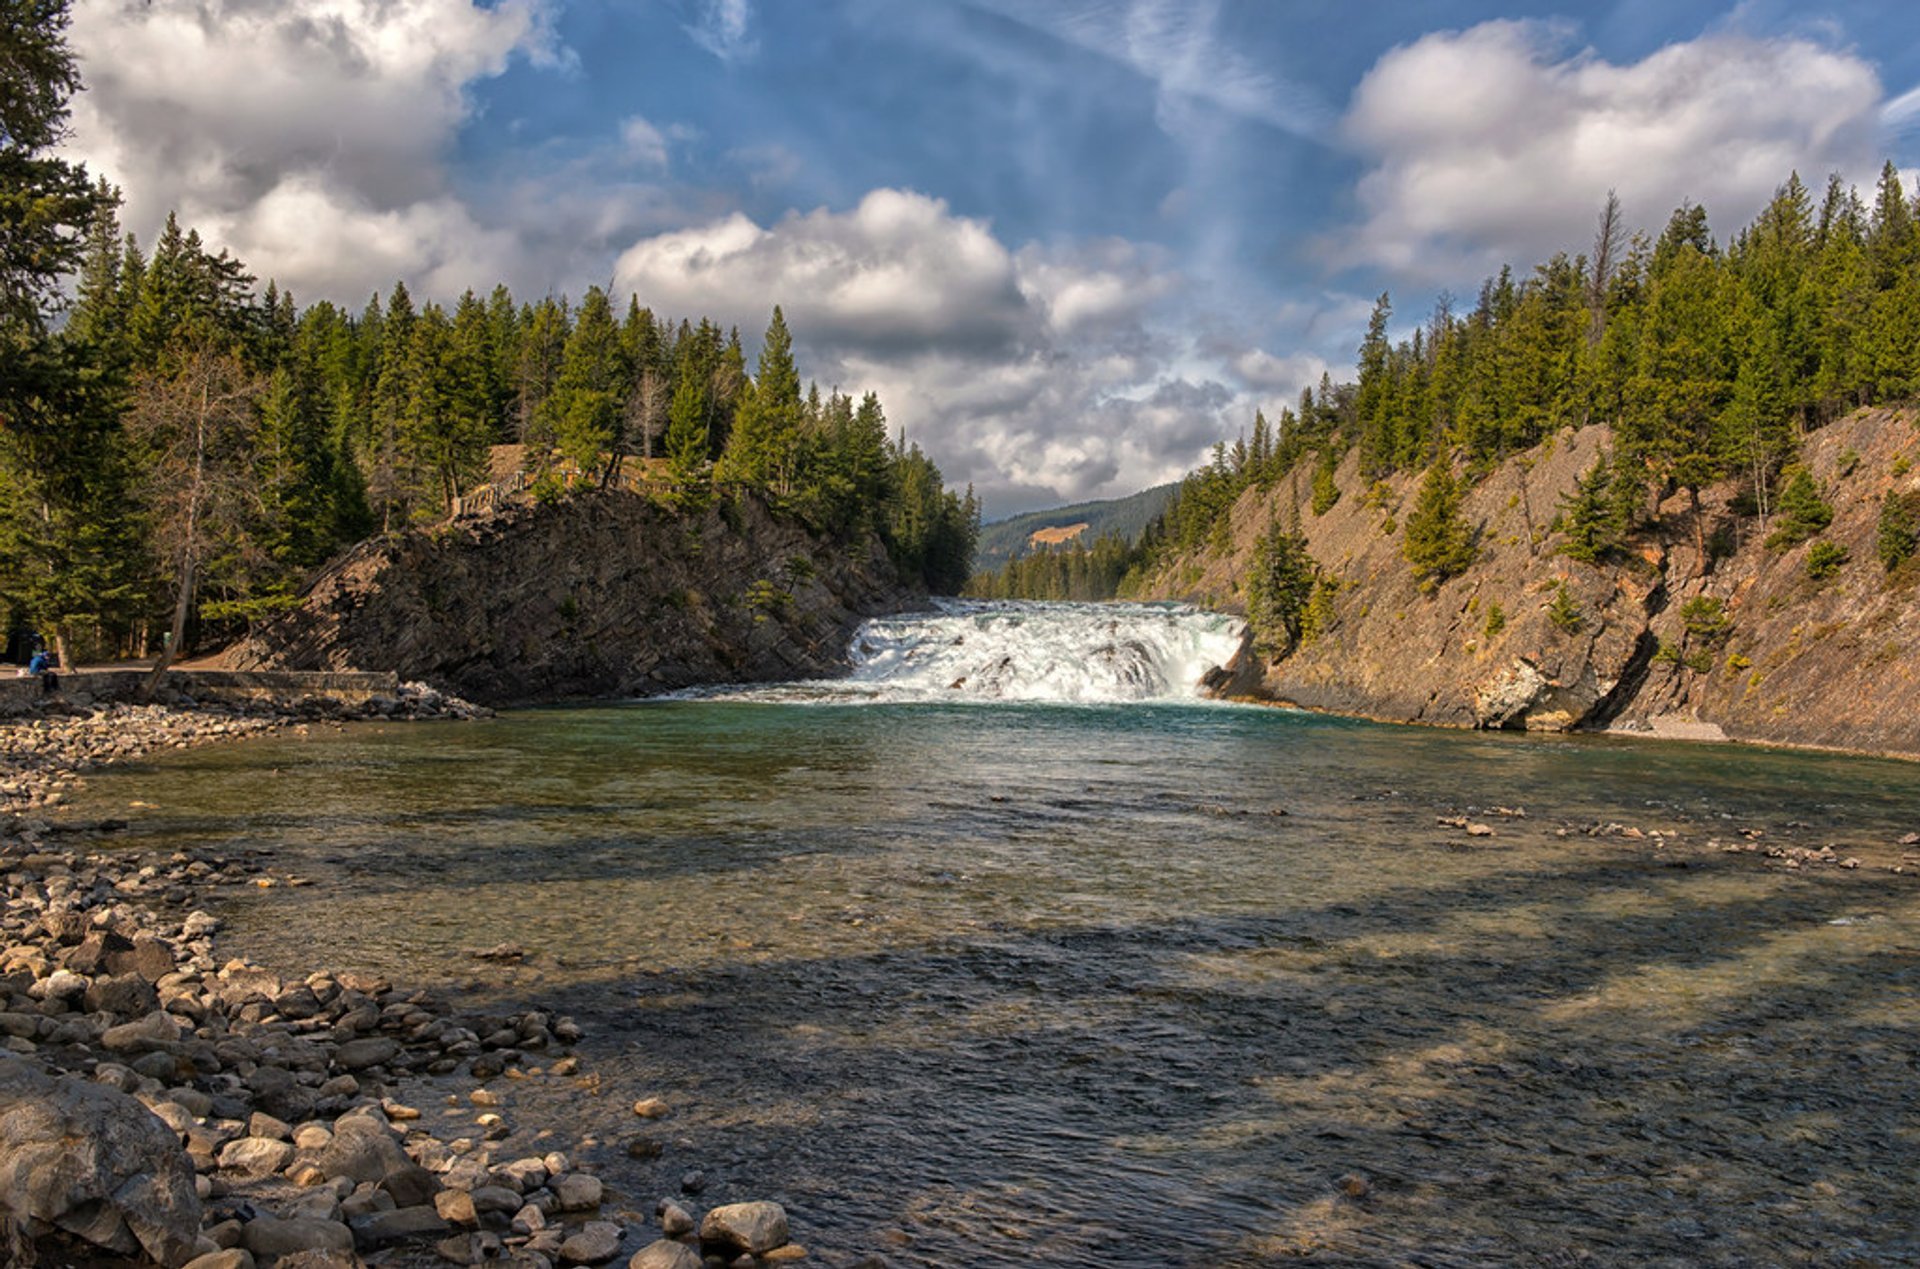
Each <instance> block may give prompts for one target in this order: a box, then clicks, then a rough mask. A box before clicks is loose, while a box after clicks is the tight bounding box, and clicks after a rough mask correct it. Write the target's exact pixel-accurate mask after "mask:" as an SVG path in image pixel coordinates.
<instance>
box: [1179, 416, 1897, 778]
mask: <svg viewBox="0 0 1920 1269" xmlns="http://www.w3.org/2000/svg"><path fill="white" fill-rule="evenodd" d="M1606 444H1607V433H1606V430H1605V429H1604V428H1601V427H1590V428H1586V429H1584V430H1581V431H1579V432H1571V433H1563V434H1561V435H1560V436H1558V437H1556V438H1554V439H1553V440H1551V441H1549V442H1547V443H1546V444H1543V445H1541V446H1539V447H1538V448H1536V449H1534V450H1532V451H1530V452H1528V453H1526V454H1523V455H1520V456H1518V457H1516V458H1514V459H1512V460H1510V461H1509V462H1507V463H1505V464H1504V465H1502V466H1501V467H1500V468H1499V469H1498V470H1496V471H1495V472H1494V473H1493V474H1492V475H1490V476H1489V477H1488V478H1487V479H1485V480H1484V481H1482V482H1480V483H1479V484H1477V485H1476V486H1475V487H1474V488H1473V490H1472V492H1471V493H1470V494H1469V495H1468V497H1467V500H1466V503H1465V507H1464V512H1465V515H1466V518H1467V520H1468V522H1469V523H1470V524H1471V525H1473V526H1474V528H1475V531H1476V533H1477V537H1478V544H1479V554H1478V559H1477V561H1476V562H1475V563H1474V565H1473V566H1472V567H1471V568H1469V569H1468V570H1467V571H1466V572H1465V573H1464V574H1462V575H1461V576H1458V577H1455V578H1453V579H1451V580H1449V581H1447V582H1446V583H1444V584H1443V585H1441V586H1439V587H1437V588H1435V589H1433V590H1431V591H1430V592H1424V591H1423V590H1422V589H1421V587H1420V586H1419V585H1418V584H1417V583H1416V581H1415V579H1414V576H1413V573H1412V570H1411V569H1410V568H1409V566H1408V564H1407V562H1406V560H1405V559H1404V558H1403V557H1402V555H1401V545H1402V542H1403V538H1404V530H1403V529H1402V528H1401V527H1399V526H1400V525H1402V524H1403V523H1404V520H1405V517H1406V513H1407V512H1408V511H1409V510H1411V508H1412V505H1413V500H1414V493H1415V490H1416V488H1417V486H1418V483H1419V476H1418V475H1417V474H1415V475H1407V476H1401V477H1398V478H1396V479H1393V480H1390V481H1387V482H1383V483H1382V484H1380V485H1377V486H1374V487H1372V488H1371V489H1370V488H1369V487H1368V486H1367V485H1366V484H1365V482H1363V481H1362V480H1361V478H1360V474H1359V470H1358V461H1357V458H1356V456H1355V455H1352V454H1349V455H1348V456H1347V458H1346V460H1345V462H1344V463H1343V464H1342V465H1341V467H1340V469H1339V472H1338V484H1339V488H1340V491H1341V496H1340V499H1339V501H1338V502H1337V503H1335V504H1334V506H1333V507H1332V508H1331V509H1329V510H1328V511H1327V512H1326V513H1325V514H1324V515H1320V516H1316V515H1314V514H1313V512H1312V509H1311V507H1310V505H1309V502H1310V495H1309V490H1308V484H1309V482H1308V480H1307V478H1306V477H1307V474H1306V473H1304V472H1302V473H1300V474H1299V478H1298V479H1297V480H1295V479H1293V478H1287V479H1283V480H1282V481H1280V482H1279V483H1278V484H1277V485H1275V486H1273V487H1271V488H1268V489H1265V490H1260V489H1250V490H1248V491H1247V492H1246V493H1245V494H1243V495H1242V497H1241V499H1240V501H1239V503H1238V504H1237V505H1236V506H1235V507H1234V509H1233V519H1232V528H1233V532H1232V535H1231V546H1230V549H1229V550H1228V551H1227V552H1226V553H1225V554H1207V555H1201V556H1197V557H1190V558H1185V559H1176V560H1173V561H1171V562H1169V563H1167V564H1166V565H1164V566H1163V567H1162V569H1161V571H1160V572H1159V574H1158V575H1157V576H1156V577H1155V578H1154V579H1153V582H1152V586H1151V590H1152V592H1153V593H1154V594H1156V595H1158V596H1161V597H1165V598H1179V599H1188V600H1192V601H1196V602H1202V603H1210V604H1214V605H1221V606H1227V607H1234V606H1237V605H1240V604H1243V603H1244V600H1245V593H1244V590H1243V583H1244V579H1245V577H1246V576H1247V574H1248V571H1249V566H1250V563H1251V559H1252V554H1253V547H1254V543H1255V542H1256V541H1257V540H1258V538H1259V536H1260V535H1261V533H1262V532H1264V531H1265V529H1266V528H1267V526H1268V525H1270V524H1271V523H1273V521H1274V519H1275V518H1276V517H1279V518H1281V519H1282V520H1283V521H1284V520H1285V519H1286V518H1287V517H1290V516H1292V515H1294V514H1296V513H1297V515H1298V518H1299V523H1300V526H1301V530H1302V532H1303V533H1304V534H1305V536H1306V539H1307V543H1308V547H1309V550H1310V551H1311V552H1312V554H1313V556H1314V559H1315V560H1316V561H1317V562H1318V563H1319V564H1320V565H1321V567H1322V568H1323V569H1324V570H1325V571H1326V572H1327V573H1328V574H1330V575H1332V576H1333V577H1336V578H1338V579H1339V581H1340V588H1339V592H1338V594H1337V596H1336V597H1335V598H1334V599H1333V601H1332V616H1333V620H1332V621H1331V622H1330V623H1329V624H1328V625H1327V628H1326V629H1325V631H1324V633H1322V634H1320V635H1319V637H1317V638H1315V639H1313V640H1312V641H1310V642H1308V643H1307V644H1305V645H1304V646H1303V647H1301V648H1299V649H1297V650H1296V651H1294V652H1293V653H1292V654H1291V655H1289V656H1287V657H1285V658H1283V659H1280V660H1278V661H1271V660H1269V659H1267V658H1265V657H1261V656H1258V655H1256V654H1253V653H1251V652H1249V653H1247V654H1243V659H1242V661H1241V663H1240V664H1238V665H1236V666H1235V667H1233V669H1234V674H1233V676H1232V679H1231V681H1230V683H1229V684H1228V685H1227V686H1226V687H1225V688H1224V690H1225V691H1226V692H1228V693H1230V694H1239V695H1246V696H1252V697H1256V698H1260V699H1267V700H1275V701H1284V702H1290V703H1294V704H1298V705H1302V706H1306V707H1309V708H1314V709H1324V710H1331V711H1336V712H1340V713H1349V714H1357V715H1362V716H1365V717H1370V718H1379V719H1385V720H1390V721H1396V722H1421V723H1432V724H1438V725H1443V726H1460V727H1512V728H1528V729H1540V730H1569V729H1573V728H1600V727H1611V728H1614V729H1619V730H1631V731H1647V732H1654V733H1657V734H1666V735H1675V736H1691V737H1700V738H1717V737H1721V736H1725V737H1729V738H1733V739H1741V740H1754V741H1764V742H1775V743H1784V744H1802V745H1816V746H1829V747H1835V748H1845V749H1854V750H1864V751H1871V752H1886V753H1898V754H1904V755H1914V756H1920V588H1916V587H1915V586H1914V584H1913V573H1912V571H1911V566H1910V567H1909V568H1908V569H1902V570H1900V571H1899V572H1896V573H1895V574H1894V575H1893V576H1892V577H1889V576H1888V574H1887V572H1886V570H1885V569H1884V568H1883V567H1882V566H1881V564H1880V561H1879V560H1878V558H1877V557H1876V553H1875V539H1876V533H1877V523H1878V518H1879V511H1880V507H1881V504H1882V502H1883V500H1884V499H1885V498H1886V497H1887V496H1888V495H1889V494H1890V493H1894V492H1905V491H1908V490H1914V489H1920V471H1915V470H1914V468H1916V467H1920V426H1917V425H1916V418H1915V416H1914V415H1913V414H1912V413H1910V412H1899V411H1863V412H1860V413H1857V414H1855V415H1852V416H1850V417H1848V418H1846V419H1843V420H1840V421H1839V422H1836V423H1834V424H1831V425H1829V426H1828V427H1826V428H1824V429H1821V430H1820V431H1818V432H1816V433H1814V434H1812V435H1811V436H1810V437H1809V438H1808V439H1807V442H1806V447H1805V461H1806V463H1807V465H1808V467H1809V468H1810V470H1811V471H1812V474H1813V475H1814V477H1815V479H1816V480H1817V481H1818V483H1819V485H1820V487H1821V488H1822V489H1823V490H1824V493H1825V496H1826V499H1827V501H1828V502H1829V503H1831V505H1832V507H1833V510H1834V519H1833V523H1832V524H1831V526H1829V527H1828V529H1827V530H1826V531H1825V532H1824V533H1822V534H1820V535H1819V537H1817V538H1815V539H1814V540H1813V541H1810V542H1805V543H1802V544H1800V545H1798V546H1795V547H1793V548H1791V549H1788V550H1775V549H1771V548H1769V547H1767V546H1766V545H1765V542H1764V539H1765V536H1766V534H1765V531H1764V529H1763V528H1762V526H1761V522H1760V521H1759V519H1758V518H1757V517H1756V516H1754V515H1753V514H1752V513H1751V511H1750V510H1748V511H1746V512H1745V513H1744V514H1743V513H1742V509H1740V508H1738V507H1736V505H1735V498H1736V496H1737V494H1738V492H1739V491H1738V489H1737V487H1736V486H1734V485H1733V484H1731V483H1730V484H1728V485H1726V486H1723V487H1717V488H1714V489H1710V490H1708V491H1706V493H1705V495H1704V497H1703V507H1702V515H1701V523H1700V524H1698V525H1697V526H1696V524H1695V523H1694V518H1693V515H1692V512H1691V509H1690V507H1689V504H1688V500H1687V498H1686V497H1685V495H1684V494H1680V495H1676V496H1675V497H1674V498H1672V499H1670V500H1668V501H1667V502H1665V503H1663V504H1662V505H1661V506H1660V507H1659V508H1658V509H1657V513H1656V515H1655V517H1654V521H1653V523H1652V525H1651V526H1650V527H1648V528H1647V529H1646V530H1645V531H1643V532H1642V533H1641V534H1640V535H1639V536H1638V537H1636V538H1635V540H1634V544H1633V550H1632V552H1631V553H1630V554H1629V556H1628V557H1627V558H1625V559H1623V560H1621V561H1619V562H1615V563H1609V564H1603V565H1598V566H1594V565H1587V564H1581V563H1577V562H1575V561H1573V560H1571V559H1569V558H1568V557H1566V556H1565V555H1563V554H1560V553H1559V552H1558V550H1557V548H1558V547H1559V546H1560V545H1561V544H1562V543H1563V541H1564V538H1563V537H1562V536H1561V535H1560V534H1559V533H1557V532H1555V531H1554V530H1553V528H1552V527H1551V526H1552V524H1553V521H1554V518H1555V515H1556V512H1557V511H1558V509H1559V506H1560V500H1561V498H1562V497H1563V496H1564V495H1566V494H1567V493H1568V492H1569V491H1570V490H1572V488H1573V486H1574V482H1575V480H1576V479H1577V478H1578V477H1579V475H1580V474H1581V473H1582V472H1583V471H1585V470H1586V469H1587V468H1589V467H1591V466H1592V464H1593V463H1594V461H1595V459H1596V458H1598V456H1599V454H1600V452H1601V450H1602V448H1603V447H1604V446H1605V445H1606ZM1696 528H1697V529H1698V532H1697V533H1696ZM1697 542H1704V543H1706V544H1707V548H1708V549H1707V552H1706V554H1705V556H1704V557H1703V554H1702V552H1701V550H1700V549H1699V547H1698V546H1697V545H1696V543H1697ZM1819 542H1829V543H1833V544H1835V545H1837V546H1839V547H1841V548H1843V549H1844V550H1845V551H1846V552H1847V559H1846V562H1845V563H1843V564H1841V565H1840V566H1839V567H1838V568H1837V570H1835V571H1833V572H1831V574H1830V575H1828V576H1825V577H1814V576H1812V575H1810V573H1809V570H1808V567H1807V557H1808V553H1809V552H1810V551H1811V550H1813V549H1814V547H1815V544H1816V543H1819ZM1563 587H1564V590H1565V594H1566V599H1565V600H1564V601H1560V603H1559V605H1558V609H1557V613H1556V611H1555V610H1554V606H1555V601H1556V598H1557V595H1558V593H1559V592H1560V591H1561V590H1562V588H1563ZM1694 599H1705V600H1707V601H1710V602H1709V603H1708V604H1706V605H1695V606H1694V607H1693V609H1692V615H1693V620H1692V622H1691V623H1689V621H1688V619H1687V612H1688V601H1690V600H1694ZM1711 601H1717V605H1716V604H1714V603H1712V602H1711ZM1716 609H1717V614H1718V615H1719V616H1721V617H1723V618H1724V621H1723V622H1721V623H1719V624H1720V625H1721V626H1722V628H1721V629H1719V630H1714V629H1711V628H1710V627H1711V626H1713V625H1714V624H1715V623H1714V622H1713V621H1711V620H1710V618H1711V617H1712V616H1713V615H1715V612H1716ZM1556 615H1557V616H1558V617H1559V620H1558V621H1556V620H1555V617H1556Z"/></svg>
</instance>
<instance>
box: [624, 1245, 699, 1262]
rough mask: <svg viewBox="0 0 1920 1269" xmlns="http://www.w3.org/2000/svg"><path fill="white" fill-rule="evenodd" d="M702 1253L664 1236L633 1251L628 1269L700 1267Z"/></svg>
mask: <svg viewBox="0 0 1920 1269" xmlns="http://www.w3.org/2000/svg"><path fill="white" fill-rule="evenodd" d="M700 1266H701V1260H700V1253H699V1252H697V1251H695V1250H694V1249H693V1248H691V1247H689V1246H687V1245H686V1244H685V1243H676V1242H673V1241H671V1240H669V1239H665V1238H662V1239H661V1240H660V1241H659V1242H657V1243H650V1244H648V1245H647V1246H645V1247H642V1248H641V1249H640V1250H639V1251H636V1252H634V1253H633V1259H632V1260H629V1261H628V1262H627V1269H700Z"/></svg>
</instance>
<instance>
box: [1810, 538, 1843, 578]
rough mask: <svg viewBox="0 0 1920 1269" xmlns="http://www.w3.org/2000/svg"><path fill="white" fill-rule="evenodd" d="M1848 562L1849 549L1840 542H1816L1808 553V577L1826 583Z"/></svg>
mask: <svg viewBox="0 0 1920 1269" xmlns="http://www.w3.org/2000/svg"><path fill="white" fill-rule="evenodd" d="M1846 562H1847V548H1846V547H1844V546H1841V545H1840V544H1839V543H1838V542H1815V543H1814V544H1813V546H1812V547H1811V548H1810V549H1809V550H1808V551H1807V576H1808V577H1811V578H1812V579H1813V580H1814V581H1816V582H1819V581H1825V580H1826V579H1827V578H1829V577H1832V576H1833V575H1834V574H1835V573H1838V572H1839V571H1840V569H1841V567H1842V566H1843V565H1844V564H1846Z"/></svg>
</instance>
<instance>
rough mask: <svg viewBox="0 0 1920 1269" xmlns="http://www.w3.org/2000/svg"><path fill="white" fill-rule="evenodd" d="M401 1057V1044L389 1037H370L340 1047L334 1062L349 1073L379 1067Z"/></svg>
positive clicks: (350, 1041) (348, 1042)
mask: <svg viewBox="0 0 1920 1269" xmlns="http://www.w3.org/2000/svg"><path fill="white" fill-rule="evenodd" d="M399 1056H400V1042H399V1041H398V1040H394V1039H390V1038H388V1037H387V1036H379V1035H376V1036H368V1037H367V1038H366V1039H364V1040H349V1041H347V1042H346V1043H345V1044H343V1045H341V1046H340V1050H339V1052H337V1053H335V1054H334V1055H333V1060H334V1061H335V1062H338V1063H339V1064H340V1065H341V1066H342V1067H343V1068H345V1069H346V1070H349V1071H364V1070H366V1069H367V1068H368V1067H370V1066H379V1065H381V1064H383V1063H386V1062H391V1061H393V1059H395V1058H397V1057H399Z"/></svg>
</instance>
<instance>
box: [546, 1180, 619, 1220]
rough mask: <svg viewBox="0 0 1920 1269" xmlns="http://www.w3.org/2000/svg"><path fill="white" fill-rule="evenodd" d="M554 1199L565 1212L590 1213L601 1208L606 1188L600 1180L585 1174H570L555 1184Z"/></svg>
mask: <svg viewBox="0 0 1920 1269" xmlns="http://www.w3.org/2000/svg"><path fill="white" fill-rule="evenodd" d="M552 1188H553V1197H554V1200H555V1202H556V1203H557V1204H558V1205H559V1208H560V1210H561V1211H563V1212H589V1211H592V1210H593V1209H594V1208H596V1207H599V1206H600V1202H601V1199H602V1197H603V1196H604V1195H605V1192H606V1190H605V1187H604V1186H602V1185H601V1183H600V1178H599V1177H597V1176H590V1175H588V1174H587V1173H585V1172H570V1173H568V1174H567V1175H566V1176H563V1177H560V1178H559V1179H557V1180H555V1181H554V1182H553V1187H552Z"/></svg>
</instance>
